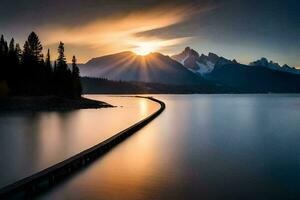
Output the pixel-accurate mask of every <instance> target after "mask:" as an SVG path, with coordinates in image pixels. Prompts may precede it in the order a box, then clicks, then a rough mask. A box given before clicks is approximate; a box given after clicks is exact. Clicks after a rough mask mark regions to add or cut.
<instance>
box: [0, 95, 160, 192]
mask: <svg viewBox="0 0 300 200" xmlns="http://www.w3.org/2000/svg"><path fill="white" fill-rule="evenodd" d="M92 98H93V99H98V100H103V101H105V102H108V103H110V104H112V105H116V106H118V107H116V108H103V109H84V110H75V111H69V112H35V113H31V112H15V113H0V148H1V151H0V159H1V160H0V187H3V186H5V185H7V184H9V183H13V182H15V181H17V180H19V179H21V178H25V177H27V176H29V175H32V174H34V173H36V172H38V171H41V170H42V169H45V168H47V167H50V166H51V165H54V164H56V163H58V162H60V161H63V160H64V159H66V158H69V157H71V156H73V155H75V154H77V153H79V152H81V151H83V150H85V149H87V148H89V147H92V146H94V145H96V144H98V143H99V142H101V141H103V140H105V139H107V138H108V137H110V136H112V135H114V134H116V133H117V132H119V131H121V130H124V129H125V128H127V127H128V126H130V125H132V124H134V123H136V122H137V121H139V120H141V119H143V118H145V117H146V116H148V115H149V114H151V113H153V112H154V111H155V110H157V109H158V108H159V106H158V105H156V104H155V103H153V102H151V101H149V100H147V99H138V98H126V97H109V96H97V95H94V96H92Z"/></svg>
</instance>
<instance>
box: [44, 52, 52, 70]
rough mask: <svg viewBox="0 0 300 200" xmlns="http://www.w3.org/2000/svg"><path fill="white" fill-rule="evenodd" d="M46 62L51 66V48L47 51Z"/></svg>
mask: <svg viewBox="0 0 300 200" xmlns="http://www.w3.org/2000/svg"><path fill="white" fill-rule="evenodd" d="M45 64H46V67H47V68H51V60H50V49H48V51H47V56H46V61H45Z"/></svg>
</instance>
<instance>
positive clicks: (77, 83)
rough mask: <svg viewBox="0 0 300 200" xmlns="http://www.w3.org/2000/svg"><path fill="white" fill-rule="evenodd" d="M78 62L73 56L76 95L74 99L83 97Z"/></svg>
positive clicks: (74, 90) (73, 77)
mask: <svg viewBox="0 0 300 200" xmlns="http://www.w3.org/2000/svg"><path fill="white" fill-rule="evenodd" d="M76 62H77V60H76V57H75V56H73V58H72V79H73V93H74V97H75V98H78V97H80V96H81V93H82V87H81V82H80V76H79V68H78V66H77V63H76Z"/></svg>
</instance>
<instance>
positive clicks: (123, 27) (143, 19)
mask: <svg viewBox="0 0 300 200" xmlns="http://www.w3.org/2000/svg"><path fill="white" fill-rule="evenodd" d="M210 8H211V6H208V5H205V6H202V7H199V6H198V5H195V4H187V5H185V6H182V5H178V6H172V7H170V6H169V5H160V6H157V7H154V8H152V9H148V10H141V11H134V12H130V13H128V14H127V15H126V16H124V15H122V16H107V17H102V18H101V19H94V20H93V21H92V22H88V23H87V24H85V25H82V24H80V25H77V26H72V27H66V26H63V25H57V24H52V25H45V26H40V27H39V28H38V30H39V33H40V34H41V38H42V39H43V41H44V44H46V46H47V47H50V48H51V47H52V46H53V44H56V43H57V42H58V40H61V41H63V42H64V43H66V44H67V45H70V46H72V47H76V46H78V47H80V46H85V48H83V49H82V50H85V51H86V50H87V48H86V47H88V48H89V49H91V50H92V49H93V51H94V53H93V55H95V54H96V53H97V54H98V56H99V55H102V54H106V53H115V52H119V51H124V50H133V49H134V48H135V47H136V46H138V45H139V44H140V43H141V42H146V41H151V42H153V43H159V44H158V45H159V46H161V47H166V46H172V45H176V44H180V43H182V42H185V41H187V40H189V39H190V37H185V36H180V37H177V36H173V35H172V34H170V35H169V36H168V38H165V37H164V38H161V37H159V36H154V35H146V34H144V35H143V34H141V33H144V32H148V31H152V30H157V29H162V28H167V27H170V26H172V25H175V24H179V23H182V22H184V21H186V20H189V19H190V18H191V17H193V16H194V15H196V14H199V13H201V12H204V11H207V10H209V9H210ZM95 50H96V51H95ZM158 50H159V49H158ZM77 52H78V53H80V54H79V60H80V61H86V60H87V59H88V58H90V57H88V55H86V53H87V52H83V51H82V52H80V51H77ZM81 54H82V55H81Z"/></svg>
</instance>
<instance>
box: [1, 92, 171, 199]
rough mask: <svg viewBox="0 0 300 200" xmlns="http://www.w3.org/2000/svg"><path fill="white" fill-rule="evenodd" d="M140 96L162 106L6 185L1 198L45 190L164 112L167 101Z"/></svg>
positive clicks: (2, 189)
mask: <svg viewBox="0 0 300 200" xmlns="http://www.w3.org/2000/svg"><path fill="white" fill-rule="evenodd" d="M135 97H138V98H146V99H149V100H151V101H154V102H156V103H158V104H160V108H159V109H158V110H157V111H156V112H155V113H153V114H151V115H150V116H149V117H147V118H145V119H143V120H141V121H139V122H137V123H136V124H134V125H132V126H130V127H129V128H127V129H125V130H123V131H121V132H119V133H117V134H116V135H114V136H112V137H110V138H108V139H106V140H104V141H103V142H101V143H99V144H97V145H95V146H93V147H91V148H89V149H87V150H85V151H82V152H81V153H78V154H76V155H74V156H72V157H70V158H68V159H66V160H64V161H62V162H59V163H57V164H55V165H53V166H51V167H49V168H46V169H44V170H42V171H40V172H38V173H36V174H33V175H31V176H29V177H26V178H24V179H21V180H19V181H17V182H15V183H13V184H10V185H8V186H5V187H3V188H1V189H0V199H3V198H10V197H16V198H18V197H22V196H23V197H24V196H26V195H33V194H35V193H36V192H39V191H40V190H44V189H45V188H48V187H50V186H52V185H54V184H55V183H56V182H59V181H60V180H62V179H63V178H66V177H67V176H70V175H71V174H72V173H74V172H76V171H77V170H79V169H81V168H83V167H84V166H86V165H87V164H89V163H90V162H91V161H93V160H95V159H97V158H98V157H99V156H101V155H103V154H104V153H105V152H107V151H109V150H110V149H112V148H113V147H115V146H116V145H117V144H119V143H120V142H122V141H123V140H125V139H126V138H127V137H129V136H131V135H132V134H134V133H135V132H137V131H138V130H140V129H141V128H143V127H144V126H146V125H147V124H148V123H150V122H151V121H152V120H153V119H155V118H156V117H157V116H158V115H160V113H162V112H163V111H164V109H165V107H166V105H165V103H164V102H162V101H160V100H158V99H155V98H153V97H142V96H135Z"/></svg>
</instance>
